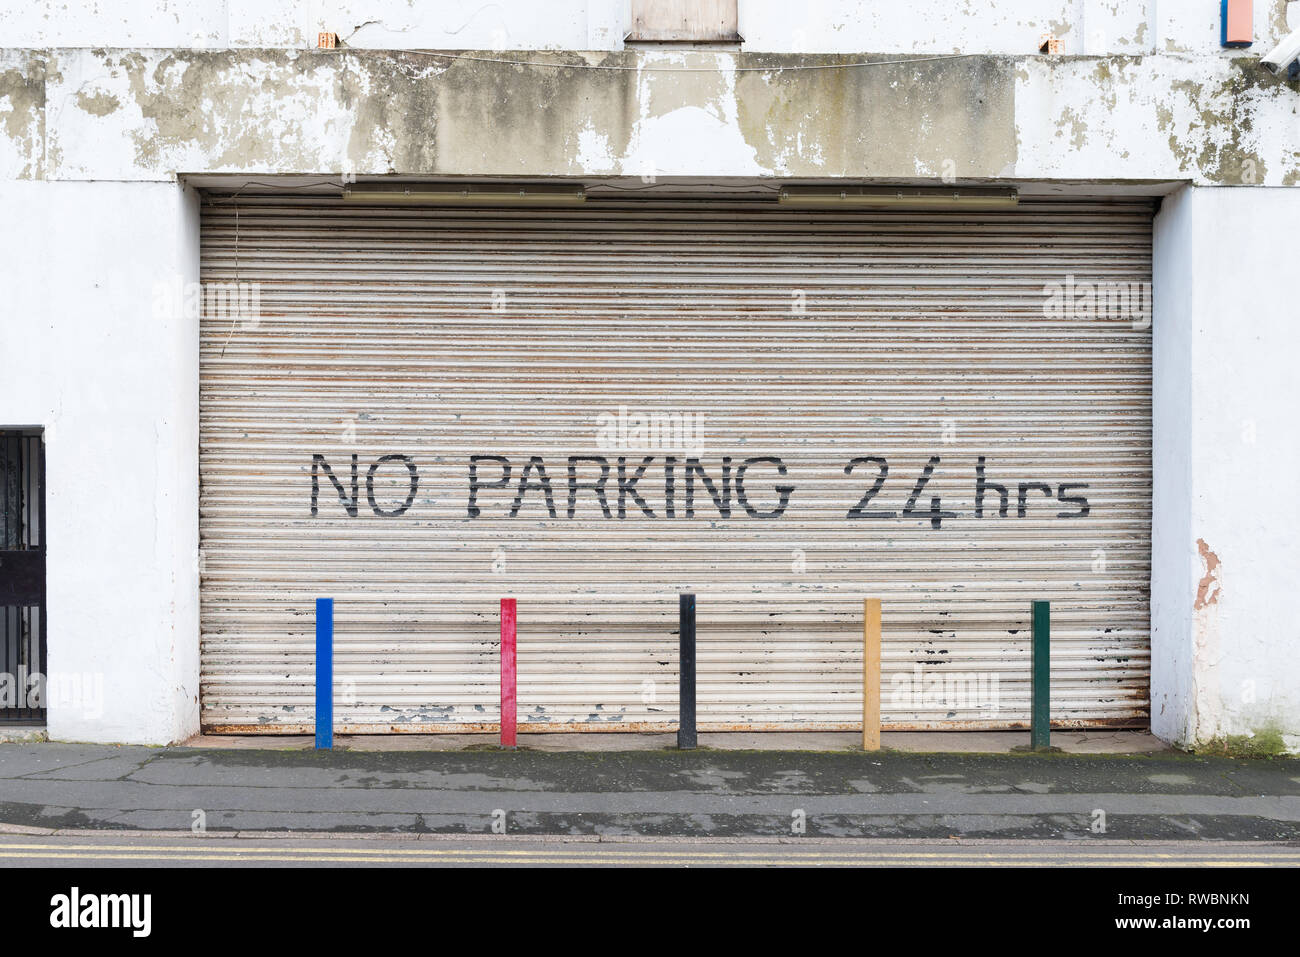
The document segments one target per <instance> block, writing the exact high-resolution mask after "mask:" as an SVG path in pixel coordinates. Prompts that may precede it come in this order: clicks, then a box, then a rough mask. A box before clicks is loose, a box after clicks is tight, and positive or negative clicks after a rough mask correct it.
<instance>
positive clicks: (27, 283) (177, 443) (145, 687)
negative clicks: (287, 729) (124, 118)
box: [0, 181, 199, 743]
mask: <svg viewBox="0 0 1300 957" xmlns="http://www.w3.org/2000/svg"><path fill="white" fill-rule="evenodd" d="M0 209H3V210H4V213H5V215H4V218H3V225H0V289H3V290H4V291H5V296H6V298H7V299H8V300H10V302H9V303H6V308H5V310H4V313H3V319H0V425H43V426H45V428H46V430H47V432H46V445H47V449H46V477H47V485H48V491H47V496H46V516H47V522H48V530H49V539H48V555H47V575H48V605H49V668H50V678H51V681H52V686H51V696H50V700H49V720H48V729H49V733H50V736H51V737H53V738H57V739H62V740H71V741H114V742H142V743H163V742H168V741H176V740H180V739H183V738H185V737H187V736H189V735H191V734H193V733H195V732H196V731H197V730H198V675H199V666H198V661H199V648H198V635H199V630H198V629H199V617H198V568H197V555H198V323H197V321H196V320H193V319H186V318H183V317H180V316H176V315H163V316H156V315H155V314H154V311H155V310H154V306H153V303H154V300H155V294H156V292H157V291H158V289H159V285H158V284H160V283H163V284H173V283H184V282H191V281H193V282H197V280H198V203H197V197H196V196H195V194H194V192H193V191H192V190H187V189H185V188H183V187H181V186H179V185H177V184H175V183H106V182H100V183H51V182H41V181H35V182H14V181H8V182H0ZM10 303H12V306H13V308H12V309H10V308H9V305H10ZM60 689H62V690H60Z"/></svg>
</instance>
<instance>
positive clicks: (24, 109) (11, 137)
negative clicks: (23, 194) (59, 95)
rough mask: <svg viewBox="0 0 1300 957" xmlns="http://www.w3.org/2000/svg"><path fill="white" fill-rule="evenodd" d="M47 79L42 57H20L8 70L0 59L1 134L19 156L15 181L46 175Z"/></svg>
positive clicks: (14, 171)
mask: <svg viewBox="0 0 1300 957" xmlns="http://www.w3.org/2000/svg"><path fill="white" fill-rule="evenodd" d="M14 59H18V58H14ZM5 60H10V58H8V57H6V58H5ZM10 62H13V61H12V60H10ZM45 78H46V63H45V61H44V60H42V59H41V58H40V57H39V56H36V55H30V56H29V55H25V54H24V55H21V59H20V60H19V62H18V63H17V64H16V65H14V66H12V67H9V68H7V69H6V68H4V60H0V131H3V135H4V137H5V139H6V140H8V142H9V144H10V145H12V147H13V148H14V152H15V153H16V154H17V155H18V156H19V157H20V160H19V163H20V165H18V166H17V168H16V169H13V170H12V175H13V176H14V177H15V178H16V179H40V178H42V177H43V176H44V162H43V153H44V147H45Z"/></svg>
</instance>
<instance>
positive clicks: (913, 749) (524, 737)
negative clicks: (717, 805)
mask: <svg viewBox="0 0 1300 957" xmlns="http://www.w3.org/2000/svg"><path fill="white" fill-rule="evenodd" d="M859 741H860V736H859V735H858V734H857V732H854V731H836V732H832V731H825V732H818V731H768V732H755V733H744V732H728V733H711V734H701V735H700V736H699V742H700V747H701V748H708V749H712V750H717V751H857V750H860V748H859ZM1028 741H1029V733H1028V732H1027V731H951V732H949V731H892V732H885V733H884V734H883V735H881V744H882V745H883V746H884V749H885V750H887V751H901V752H905V753H912V754H927V753H947V754H1010V753H1012V752H1013V751H1014V750H1015V749H1016V748H1019V747H1022V746H1023V745H1025V744H1027V743H1028ZM676 743H677V740H676V737H675V736H674V735H672V734H521V735H519V746H520V748H523V749H525V750H531V751H543V752H562V751H588V752H617V751H662V750H669V749H674V748H675V747H676ZM314 744H315V742H314V740H313V739H312V738H311V737H309V736H307V735H285V736H271V735H195V736H194V737H193V738H190V739H189V740H188V741H186V742H185V747H191V748H218V749H224V750H242V751H267V750H270V751H299V750H310V749H311V748H312V747H313V746H314ZM1052 746H1053V747H1054V748H1059V749H1060V750H1061V751H1062V752H1064V753H1066V754H1154V753H1157V752H1162V751H1168V750H1170V749H1169V746H1168V745H1166V744H1165V743H1164V742H1163V741H1161V740H1160V739H1159V738H1157V737H1155V736H1154V735H1152V734H1150V733H1148V732H1146V731H1113V730H1097V731H1057V732H1054V733H1053V734H1052ZM335 747H336V748H338V749H341V750H347V751H470V750H486V749H492V748H496V747H497V737H496V735H493V734H373V735H371V734H366V735H339V736H336V737H335Z"/></svg>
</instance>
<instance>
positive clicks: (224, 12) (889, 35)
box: [0, 0, 1295, 56]
mask: <svg viewBox="0 0 1300 957" xmlns="http://www.w3.org/2000/svg"><path fill="white" fill-rule="evenodd" d="M1285 3H1286V0H1255V27H1256V42H1257V47H1260V45H1261V44H1265V43H1269V42H1271V41H1275V40H1276V39H1277V38H1278V35H1279V33H1280V28H1279V25H1278V24H1279V19H1280V17H1281V16H1282V14H1281V12H1280V11H1282V10H1284V9H1285V6H1284V5H1285ZM1292 6H1295V4H1292ZM630 19H631V18H630V13H629V3H628V0H547V2H545V3H540V2H537V0H494V2H484V3H472V4H467V3H463V2H459V0H422V2H419V3H411V2H409V0H205V2H204V3H194V2H192V0H105V2H100V3H93V4H80V3H67V4H54V3H32V2H31V0H0V38H3V39H2V40H0V43H3V45H4V46H6V47H156V48H169V47H291V48H302V47H314V46H315V45H316V36H317V34H318V33H319V32H321V31H329V32H333V33H337V34H338V35H339V37H340V38H341V39H342V40H343V42H344V43H346V44H347V45H349V46H354V47H362V48H373V49H393V48H406V49H436V50H456V49H459V50H467V49H468V50H491V49H498V50H505V49H511V50H529V49H563V50H619V49H622V46H623V36H624V35H625V34H626V32H627V25H628V24H629V23H630ZM740 32H741V34H742V36H743V37H744V38H745V43H744V49H746V50H754V51H763V52H786V53H788V52H805V53H863V52H871V53H931V54H933V53H1000V54H1024V53H1030V52H1033V51H1034V50H1035V49H1037V46H1038V41H1039V37H1040V36H1041V35H1042V34H1043V33H1045V32H1051V33H1055V34H1057V35H1058V36H1060V37H1061V39H1062V41H1063V42H1064V52H1065V53H1067V54H1088V55H1104V54H1138V53H1148V52H1152V51H1155V52H1166V53H1178V54H1187V53H1198V54H1213V55H1225V56H1230V55H1233V53H1232V51H1221V50H1220V48H1219V0H1161V2H1158V0H999V2H994V0H907V2H900V0H804V2H801V3H790V2H789V0H740ZM1260 49H1261V52H1262V47H1260Z"/></svg>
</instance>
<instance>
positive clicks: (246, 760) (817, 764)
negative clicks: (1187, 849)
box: [0, 743, 1300, 844]
mask: <svg viewBox="0 0 1300 957" xmlns="http://www.w3.org/2000/svg"><path fill="white" fill-rule="evenodd" d="M0 823H3V824H6V825H17V826H21V827H23V828H35V829H37V830H36V831H35V832H34V833H35V834H36V836H49V835H50V834H53V833H54V832H56V831H58V830H59V829H76V830H78V831H80V830H121V829H126V830H157V831H165V832H171V833H176V832H178V831H179V832H190V831H191V830H192V829H200V830H204V831H206V832H207V833H208V834H216V833H235V832H258V831H261V832H267V831H294V832H333V833H338V832H353V833H359V832H372V833H378V832H391V833H396V834H401V835H419V834H450V835H493V834H494V831H499V830H504V831H505V833H506V835H512V836H520V835H523V836H529V835H533V836H544V835H551V836H566V837H571V836H584V835H586V836H591V835H596V836H604V837H645V836H660V837H673V838H680V837H690V838H696V837H698V838H745V837H765V838H786V837H801V838H818V837H826V838H842V839H847V838H876V839H882V838H883V839H889V840H904V841H906V840H916V839H936V838H937V839H950V838H954V837H955V838H960V839H965V840H971V839H992V840H998V841H1023V840H1057V841H1059V840H1080V841H1090V842H1095V843H1098V844H1103V843H1108V842H1116V841H1151V840H1177V841H1185V840H1190V841H1267V842H1286V841H1300V761H1296V760H1293V759H1277V760H1272V761H1260V760H1236V759H1223V758H1208V757H1197V756H1189V755H1184V754H1179V753H1175V752H1161V753H1157V754H1153V755H1121V756H1115V755H1071V754H1048V755H1033V754H1006V755H997V754H992V755H990V754H909V753H900V752H880V753H873V754H865V753H862V752H851V751H842V752H792V751H696V752H685V753H683V752H677V751H663V750H660V751H619V752H557V753H546V752H539V751H525V750H520V751H514V752H506V751H499V750H487V751H431V752H425V751H418V752H417V751H382V752H372V751H348V750H336V751H333V752H316V751H311V750H265V749H258V750H249V749H245V748H239V749H224V750H223V749H214V748H189V747H170V748H146V747H112V746H100V745H71V744H49V743H38V744H32V743H27V744H3V745H0Z"/></svg>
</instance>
